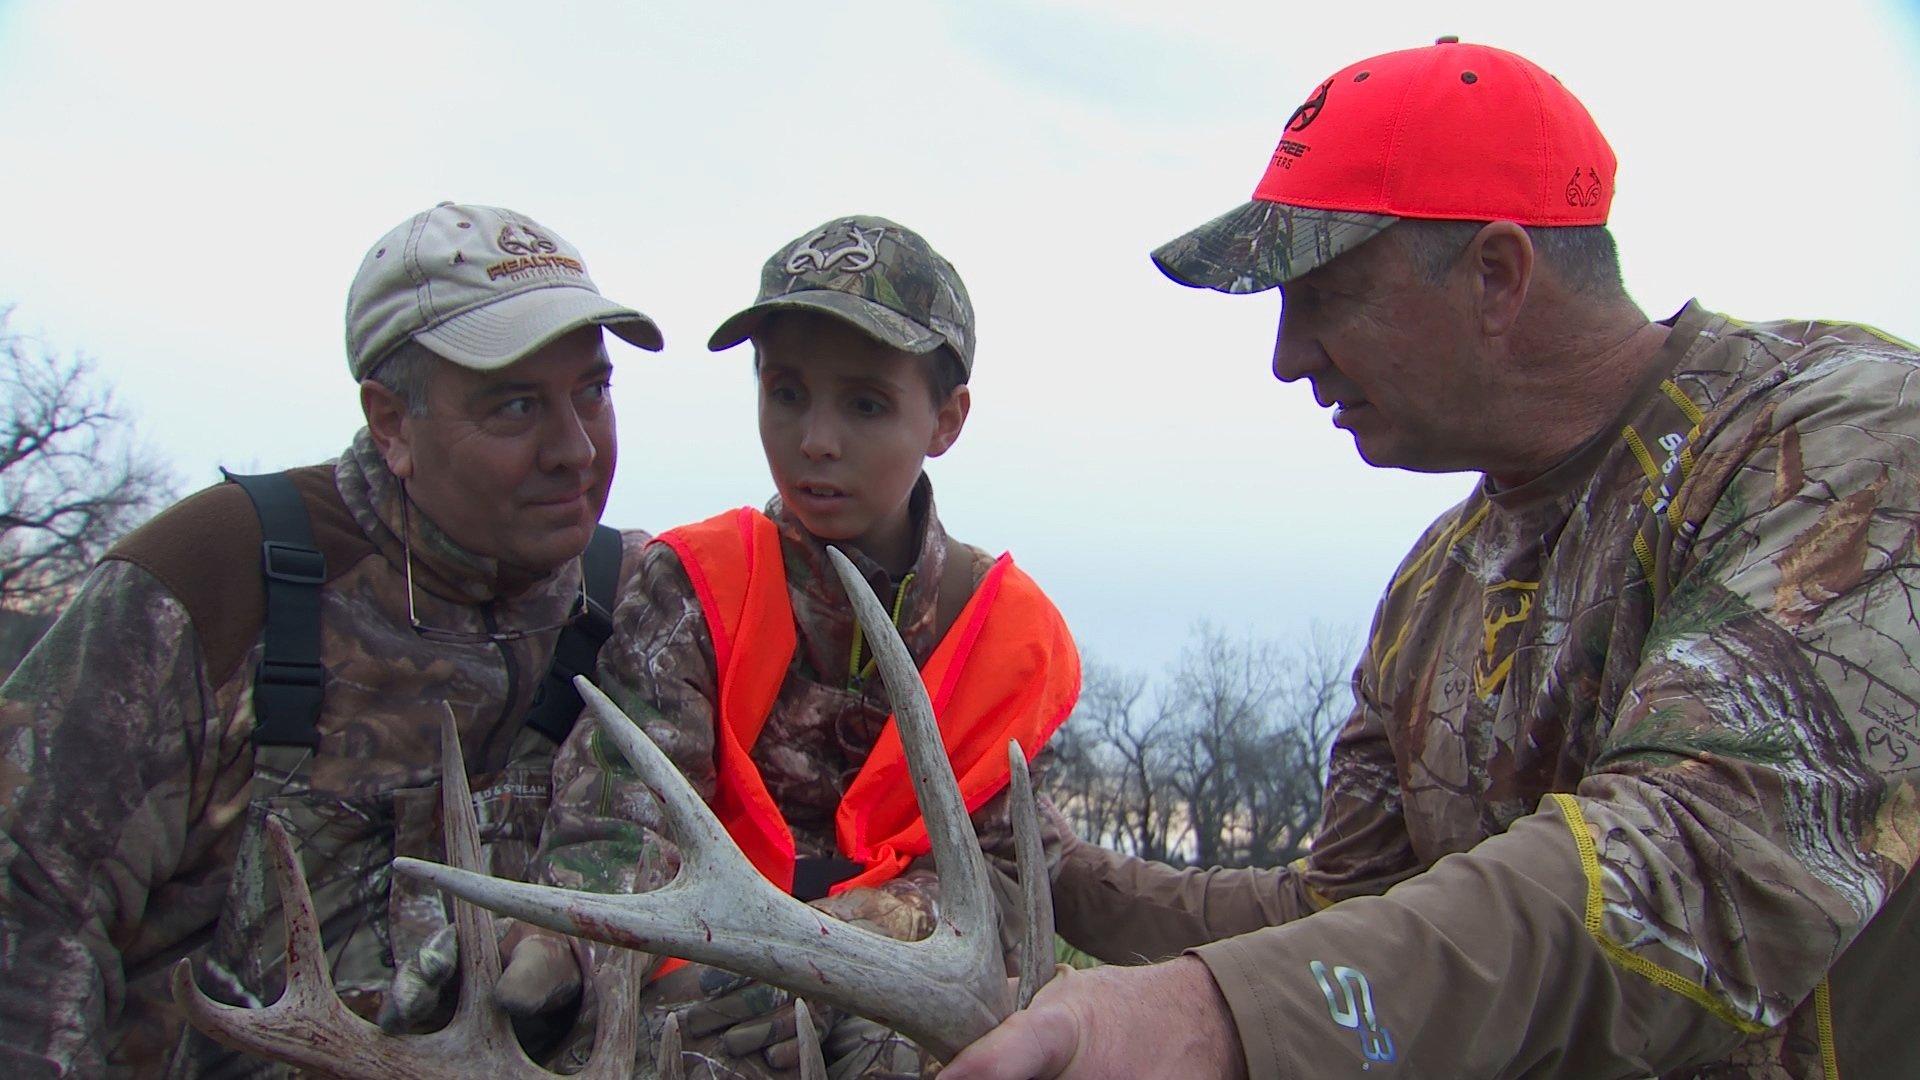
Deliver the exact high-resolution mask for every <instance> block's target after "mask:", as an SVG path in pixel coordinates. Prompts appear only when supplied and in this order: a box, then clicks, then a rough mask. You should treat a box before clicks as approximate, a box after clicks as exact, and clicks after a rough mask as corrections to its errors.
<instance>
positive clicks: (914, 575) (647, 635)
mask: <svg viewBox="0 0 1920 1080" xmlns="http://www.w3.org/2000/svg"><path fill="white" fill-rule="evenodd" d="M912 506H913V510H914V515H915V522H916V527H917V529H918V531H919V537H920V543H919V547H918V554H917V555H916V557H915V561H914V564H913V566H912V568H911V569H910V570H908V571H907V572H906V573H905V574H903V575H902V576H901V577H900V578H899V579H898V580H895V579H894V578H893V577H892V576H891V575H889V574H888V573H887V572H886V571H885V570H883V569H881V568H880V567H879V566H878V565H876V564H875V563H873V562H872V561H871V560H869V559H867V558H866V557H865V556H864V555H861V554H860V553H858V552H849V554H850V557H851V558H852V559H853V562H854V564H855V566H857V567H858V568H859V569H860V571H861V573H862V574H863V575H864V576H865V577H866V579H867V581H868V583H869V584H870V585H872V586H873V588H874V591H875V593H876V594H877V595H878V596H880V597H881V598H882V599H883V600H885V601H887V604H888V607H889V608H890V609H891V610H893V611H894V612H896V622H897V624H898V626H899V629H900V636H901V639H902V640H903V641H904V642H905V643H906V646H907V650H908V652H910V653H911V654H912V655H913V658H914V660H915V662H916V663H925V661H926V658H927V657H928V656H930V655H931V654H932V652H933V650H934V647H935V646H936V645H938V644H939V642H940V639H941V637H942V636H943V635H944V634H945V632H946V629H947V626H948V625H949V624H950V623H951V622H952V621H953V619H954V617H955V616H956V615H958V614H959V609H960V606H961V605H962V604H964V602H965V600H966V594H970V593H971V591H972V589H973V588H975V587H977V586H978V585H979V583H980V580H981V578H983V577H984V576H985V575H986V572H987V570H988V569H990V568H991V567H992V565H993V559H992V558H991V557H990V556H988V555H987V554H986V553H985V552H983V551H981V550H980V549H979V548H975V547H972V546H970V545H966V544H961V543H958V542H954V541H952V540H950V539H949V537H948V536H947V533H946V530H945V529H943V528H941V526H940V519H939V517H938V515H937V514H936V513H935V512H934V507H933V492H932V487H931V485H930V484H929V483H928V481H927V480H926V478H925V477H924V476H923V477H922V478H921V481H920V484H919V486H918V487H916V488H915V491H914V495H913V503H912ZM767 514H768V516H769V517H771V518H772V519H773V521H774V522H775V524H776V525H777V526H778V527H779V530H780V547H781V552H782V554H783V556H784V561H785V569H786V574H787V588H788V594H789V597H790V599H791V601H792V604H793V611H794V620H795V623H796V629H797V631H798V641H797V643H796V645H795V647H794V656H793V661H792V663H791V665H790V666H789V668H788V670H787V675H786V678H785V680H784V682H782V684H781V686H780V690H779V693H778V695H777V697H776V698H775V701H774V705H773V711H772V713H771V714H770V715H769V717H768V718H767V723H766V726H765V727H764V728H763V729H762V731H761V734H760V738H759V740H758V741H757V742H756V743H755V744H754V746H753V748H752V751H751V755H752V758H753V762H754V764H755V765H756V766H758V768H759V769H760V774H761V776H762V777H763V778H764V779H765V780H766V784H767V790H768V792H769V793H770V794H771V795H772V796H773V798H774V802H775V803H776V805H778V807H779V808H780V812H781V814H782V815H783V816H784V817H785V818H786V820H787V823H788V825H789V826H790V827H791V828H792V830H793V837H794V848H795V853H796V854H797V855H798V856H800V857H801V858H803V859H804V858H808V857H814V858H821V857H831V856H834V855H835V854H836V846H835V838H834V812H835V810H836V809H837V808H838V807H839V805H840V797H841V794H842V793H843V792H845V791H846V788H847V785H848V784H849V783H851V782H852V780H853V778H854V776H855V775H857V774H858V772H859V770H860V766H861V765H862V764H863V763H865V761H866V759H867V755H868V754H869V753H870V752H871V751H872V749H873V744H874V742H875V740H877V739H878V738H879V736H880V731H881V728H882V727H883V726H884V725H885V723H886V720H887V717H888V716H889V715H890V714H891V712H892V707H891V706H890V705H889V703H888V699H887V691H886V687H885V686H884V685H883V684H882V681H881V679H880V677H879V675H878V674H877V673H876V672H875V671H874V668H873V665H872V663H871V661H870V659H868V658H870V657H871V655H872V653H871V650H868V649H864V648H863V649H861V650H860V651H859V652H858V653H856V650H855V624H854V619H853V610H852V607H851V606H850V605H849V604H848V603H847V600H846V595H845V593H844V591H843V590H842V589H841V587H840V580H839V578H837V577H836V576H834V573H833V570H832V568H831V567H830V566H829V565H828V564H827V558H826V548H825V547H824V546H823V545H822V543H821V542H820V541H819V540H818V539H816V538H815V537H813V536H812V535H811V534H810V533H808V532H807V531H806V529H805V528H804V527H803V526H802V525H801V524H800V522H799V520H798V519H796V518H795V517H793V516H792V515H791V514H789V513H787V512H786V511H785V509H784V508H783V506H782V504H781V502H780V500H779V498H778V497H775V498H774V499H773V501H772V502H770V503H769V504H768V506H767ZM954 558H959V559H965V560H966V561H967V564H966V566H965V568H964V575H965V576H964V578H963V580H964V583H965V585H966V589H965V590H961V591H960V592H962V595H958V596H957V597H953V598H950V599H949V600H947V601H945V602H943V601H942V599H941V594H942V589H941V583H942V581H943V580H944V579H946V577H947V572H948V561H949V560H950V559H954ZM627 590H628V591H626V592H625V593H624V594H623V596H622V599H621V602H620V607H619V609H618V610H617V611H615V613H614V630H613V637H612V638H611V639H610V640H609V641H608V642H607V646H606V648H605V649H603V650H602V651H601V653H600V685H601V686H602V687H603V688H604V689H605V690H606V691H607V693H608V695H609V696H611V697H612V698H613V700H614V701H615V703H617V704H618V705H619V706H620V707H621V708H622V709H624V710H626V712H627V713H628V714H629V715H631V716H632V717H633V718H634V719H635V720H636V721H638V722H639V723H640V724H641V726H642V727H643V728H644V729H645V730H646V732H647V734H648V735H649V736H650V737H652V739H653V740H654V742H655V743H657V744H658V745H659V746H660V747H661V749H662V750H664V751H665V752H666V753H667V756H668V757H669V758H671V759H672V760H673V762H674V764H675V765H676V766H678V767H679V769H680V771H681V772H682V773H683V774H685V776H686V777H687V779H688V781H689V782H691V783H692V785H693V787H694V789H695V790H697V791H699V792H700V793H701V795H702V796H703V797H706V798H712V796H713V793H714V790H715V779H714V777H715V773H714V734H713V733H714V723H715V715H716V710H715V702H716V701H717V700H718V689H717V684H716V678H715V664H714V657H713V642H712V638H711V636H710V634H709V632H708V630H707V627H706V619H705V617H704V615H703V614H702V612H701V608H700V601H699V598H698V597H697V596H696V595H695V593H694V590H693V586H692V584H691V583H690V582H689V580H688V578H687V574H686V572H685V570H683V569H682V568H681V566H680V561H679V558H678V556H676V555H675V554H674V552H673V550H672V549H671V548H669V547H668V546H667V545H665V544H654V545H652V546H650V547H648V548H647V549H646V551H645V553H644V554H643V555H642V556H641V560H640V567H639V569H638V571H637V572H636V573H635V575H634V576H633V578H632V579H630V581H629V582H628V585H627ZM956 600H957V602H955V601H956ZM1043 753H1044V752H1043ZM1044 760H1045V759H1044V757H1043V758H1041V759H1039V761H1037V762H1036V766H1038V765H1039V764H1040V762H1043V761H1044ZM616 762H618V764H617V765H616V764H615V763H616ZM974 824H975V827H976V829H978V831H979V833H980V840H981V846H982V847H983V848H984V849H985V850H986V851H987V852H988V853H989V854H990V855H993V856H995V857H996V858H1002V859H1004V860H1006V863H1004V864H1003V865H1010V860H1011V858H1012V845H1013V838H1012V832H1011V828H1010V826H1009V824H1008V822H1007V816H1006V800H1005V797H1004V794H1003V795H1002V796H1001V797H996V798H995V799H993V800H991V801H989V802H988V803H987V804H986V805H985V806H983V807H981V809H980V810H979V811H977V812H976V813H975V814H974ZM1043 840H1044V841H1045V843H1046V846H1047V850H1048V853H1049V855H1050V856H1052V855H1055V854H1057V852H1058V850H1059V841H1060V837H1059V835H1058V834H1057V833H1051V834H1049V835H1045V836H1043ZM541 866H542V870H541V872H542V873H543V874H544V875H545V877H546V879H547V880H548V881H550V882H551V883H553V884H558V885H564V886H568V887H571V888H580V889H589V890H592V891H595V892H647V891H650V890H652V889H655V888H658V887H659V886H661V885H663V884H665V883H666V882H667V881H669V880H671V879H672V877H673V875H674V873H675V872H677V870H678V868H679V856H678V854H677V851H676V849H675V847H674V845H673V844H672V842H671V839H670V838H669V837H668V836H666V835H665V834H664V832H663V831H662V825H661V822H660V816H659V810H658V807H657V804H656V803H655V801H654V799H653V796H652V794H651V793H650V792H649V791H648V790H647V788H646V786H645V785H644V784H641V783H640V782H639V781H638V779H637V778H636V777H635V776H634V775H633V773H632V771H631V770H630V769H629V768H627V766H626V764H625V762H624V761H621V760H620V759H619V756H618V751H616V750H614V749H613V748H612V747H611V746H609V745H606V744H605V742H604V740H603V738H602V737H601V736H599V735H598V734H597V728H594V727H592V726H589V725H585V724H582V725H580V726H579V727H577V728H575V729H574V733H573V735H572V736H570V737H569V738H568V739H567V741H566V743H565V745H564V746H562V747H561V749H560V752H559V754H558V756H557V758H556V759H555V762H554V801H553V809H552V812H551V814H550V816H549V818H548V821H547V828H546V831H545V833H544V834H543V835H542V837H541ZM996 876H999V875H996ZM999 884H1001V885H1002V886H1003V887H1005V885H1006V882H1005V881H1004V880H1003V881H1001V882H999ZM873 891H874V890H852V891H849V892H848V893H845V894H842V896H840V897H835V898H829V899H827V900H823V901H819V902H817V904H818V906H821V907H823V908H826V909H827V910H829V911H832V912H833V913H834V914H836V915H838V916H839V917H841V918H866V919H870V920H873V921H874V922H875V923H876V925H875V929H879V930H881V931H882V932H886V933H891V934H893V936H895V937H901V938H917V937H921V936H924V935H925V934H926V933H927V932H928V931H929V930H930V929H931V928H932V926H933V920H934V917H935V915H936V914H937V911H938V906H937V905H938V900H939V880H938V878H937V877H936V876H935V874H934V872H933V870H932V865H931V860H930V859H926V858H923V859H920V860H917V861H916V862H915V863H914V864H913V865H912V866H911V867H909V869H908V870H907V871H906V872H905V873H903V874H902V875H901V876H900V877H898V878H896V879H894V880H893V881H891V882H888V883H887V884H886V885H885V886H883V887H882V888H881V890H880V891H882V892H884V893H885V894H886V896H885V897H875V896H871V895H869V896H860V895H857V894H859V893H863V892H864V893H872V892H873ZM1002 895H1008V894H1005V893H1003V894H1002ZM1004 906H1005V905H1003V907H1004ZM1003 922H1006V920H1003ZM1017 929H1018V926H1017V924H1010V926H1008V927H1003V936H1004V935H1005V934H1006V933H1011V932H1014V931H1017ZM1017 940H1018V939H1017V938H1012V937H1009V938H1007V941H1008V943H1009V944H1011V942H1013V941H1017Z"/></svg>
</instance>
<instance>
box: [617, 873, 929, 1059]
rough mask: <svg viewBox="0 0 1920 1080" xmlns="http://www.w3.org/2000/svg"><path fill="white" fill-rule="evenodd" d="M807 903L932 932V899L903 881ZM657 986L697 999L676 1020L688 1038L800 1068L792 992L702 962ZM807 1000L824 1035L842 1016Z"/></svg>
mask: <svg viewBox="0 0 1920 1080" xmlns="http://www.w3.org/2000/svg"><path fill="white" fill-rule="evenodd" d="M811 904H812V906H813V907H815V908H818V909H820V910H821V911H824V912H826V913H827V914H829V915H832V916H833V917H834V918H836V919H839V920H840V921H842V922H849V923H853V924H855V925H858V926H863V927H865V928H866V929H868V930H872V931H873V932H874V933H876V934H884V935H886V936H888V937H891V938H896V939H900V940H914V939H917V938H921V937H925V936H926V935H927V933H928V932H929V931H931V930H932V929H933V921H934V912H935V904H934V902H933V898H932V897H931V896H930V895H929V894H928V893H927V892H926V891H924V890H922V889H920V888H918V887H917V886H916V885H915V884H914V883H913V882H911V881H908V880H904V879H895V880H894V881H891V882H888V883H887V884H886V885H885V886H882V887H880V888H877V889H849V890H847V891H846V892H844V893H841V894H840V895H838V896H828V897H823V898H821V899H819V900H814V901H812V902H811ZM654 989H655V990H656V991H658V992H660V993H661V996H662V997H664V998H666V999H667V1000H674V999H681V1000H687V999H693V1000H694V1004H692V1005H690V1006H689V1007H687V1009H686V1011H685V1012H683V1013H682V1014H681V1017H680V1027H681V1030H682V1031H683V1032H685V1033H686V1035H687V1036H688V1037H689V1039H700V1040H704V1041H707V1042H708V1044H709V1045H710V1046H713V1047H716V1048H717V1049H719V1050H720V1051H722V1052H724V1053H725V1054H726V1055H727V1056H728V1057H730V1058H733V1059H735V1060H740V1059H743V1058H746V1057H749V1056H751V1055H753V1054H759V1055H760V1056H761V1058H762V1059H763V1060H764V1061H765V1062H766V1063H767V1065H768V1066H770V1067H771V1068H773V1069H774V1070H776V1071H780V1072H785V1071H788V1070H792V1069H797V1068H798V1067H799V1062H800V1043H799V1036H798V1032H797V1029H796V1028H795V1025H794V1018H793V995H792V994H789V993H787V992H786V991H785V990H781V989H778V988H776V987H772V986H768V985H767V984H765V983H761V982H755V981H754V980H752V979H749V978H747V977H745V976H743V975H734V974H732V973H730V972H726V971H721V970H719V969H717V968H710V967H707V966H705V965H704V964H689V965H687V966H686V967H684V968H681V969H680V970H678V971H676V972H674V973H673V974H671V975H668V976H666V977H665V978H663V979H661V980H659V982H658V983H656V984H655V987H654ZM807 1004H808V1005H809V1006H810V1011H811V1012H812V1014H813V1023H814V1027H815V1028H816V1029H818V1031H819V1033H820V1035H821V1037H822V1039H823V1040H824V1039H825V1036H826V1033H827V1031H828V1029H830V1028H831V1027H833V1025H834V1022H835V1021H837V1020H838V1019H839V1016H840V1013H839V1011H838V1010H836V1009H833V1008H831V1007H829V1006H826V1005H824V1004H818V1005H817V1004H814V1003H813V1002H811V1001H810V1002H808V1003H807Z"/></svg>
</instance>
